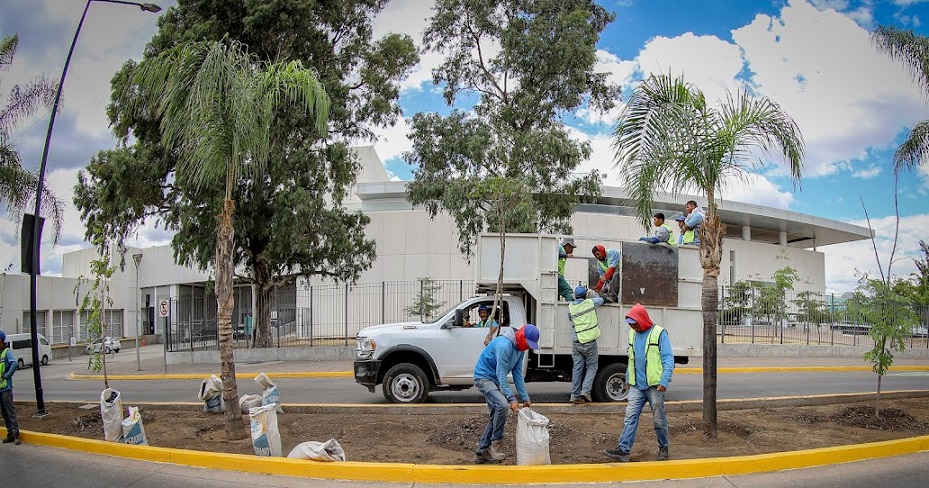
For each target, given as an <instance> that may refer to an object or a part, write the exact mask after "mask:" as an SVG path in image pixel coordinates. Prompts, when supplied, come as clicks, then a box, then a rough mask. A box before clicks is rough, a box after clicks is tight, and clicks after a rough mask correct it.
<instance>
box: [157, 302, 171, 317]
mask: <svg viewBox="0 0 929 488" xmlns="http://www.w3.org/2000/svg"><path fill="white" fill-rule="evenodd" d="M170 311H171V302H170V301H168V299H167V298H163V299H161V300H160V301H159V302H158V316H159V317H167V316H168V312H170Z"/></svg>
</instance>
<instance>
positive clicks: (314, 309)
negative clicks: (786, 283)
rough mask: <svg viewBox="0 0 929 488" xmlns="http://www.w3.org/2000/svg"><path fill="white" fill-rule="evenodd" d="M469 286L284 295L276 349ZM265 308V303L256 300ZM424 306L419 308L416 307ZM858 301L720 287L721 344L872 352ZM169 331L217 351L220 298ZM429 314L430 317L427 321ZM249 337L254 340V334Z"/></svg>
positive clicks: (319, 339)
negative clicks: (860, 348) (829, 347)
mask: <svg viewBox="0 0 929 488" xmlns="http://www.w3.org/2000/svg"><path fill="white" fill-rule="evenodd" d="M474 290H475V284H474V282H473V281H468V280H446V281H431V280H415V281H385V282H381V283H368V284H359V285H347V284H331V285H313V286H308V287H295V286H291V287H290V288H283V289H281V290H278V291H276V292H275V293H273V294H272V295H271V297H270V304H269V308H270V315H271V336H272V342H273V344H274V346H276V347H289V346H329V345H350V344H352V342H353V341H354V337H355V336H356V335H357V333H358V331H360V330H361V329H363V328H365V327H368V326H371V325H376V324H382V323H390V322H408V321H429V320H431V319H433V318H435V317H438V316H440V315H441V314H443V313H444V312H445V311H447V310H448V309H449V308H451V307H452V306H454V305H456V304H458V303H459V302H461V301H463V300H464V299H465V298H468V297H470V296H472V295H473V294H474ZM235 296H236V305H235V308H234V311H233V328H234V333H233V339H234V341H235V343H236V347H250V346H251V344H252V341H253V339H254V333H253V330H252V331H250V330H249V327H248V326H247V321H248V320H249V319H250V320H252V321H253V322H254V318H253V317H254V316H255V313H254V310H252V297H251V291H250V290H249V288H248V287H238V288H236V294H235ZM257 300H261V297H257ZM256 304H257V305H256V308H258V309H261V308H262V306H263V305H262V304H260V303H257V302H256ZM417 305H419V307H417ZM865 306H866V304H864V303H862V302H861V301H859V300H858V299H855V298H851V299H843V298H841V297H837V296H835V295H831V294H823V293H811V292H795V291H786V292H783V293H778V292H776V290H774V289H773V288H764V287H762V288H746V287H722V288H721V290H720V306H719V315H718V317H719V322H718V334H719V341H720V342H723V343H752V344H820V345H827V344H828V345H855V346H859V345H863V346H869V347H870V346H872V345H873V341H872V339H871V336H870V335H869V331H870V329H871V326H870V324H868V323H866V322H865V321H863V320H862V315H863V314H862V307H865ZM171 309H172V316H171V320H170V322H169V327H168V330H167V334H166V337H167V339H166V340H167V343H168V349H169V350H170V351H188V350H190V351H197V350H216V349H217V348H218V347H219V344H218V339H217V326H216V298H215V296H214V295H213V294H212V293H208V292H206V291H205V290H204V291H203V292H200V291H199V290H193V291H192V292H190V293H188V294H186V295H182V296H181V297H179V298H175V299H173V301H172V307H171ZM913 311H914V312H915V315H916V317H917V325H916V326H914V327H912V328H911V330H910V334H909V335H908V337H907V338H906V345H907V347H908V348H929V341H927V335H929V334H927V326H929V307H917V308H914V310H913ZM420 312H423V313H420ZM428 312H431V313H428ZM249 332H252V333H251V334H250V333H249Z"/></svg>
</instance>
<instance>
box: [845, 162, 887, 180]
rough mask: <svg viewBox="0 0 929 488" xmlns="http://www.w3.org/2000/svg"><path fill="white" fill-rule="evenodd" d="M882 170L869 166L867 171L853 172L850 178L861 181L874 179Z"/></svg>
mask: <svg viewBox="0 0 929 488" xmlns="http://www.w3.org/2000/svg"><path fill="white" fill-rule="evenodd" d="M882 170H883V168H881V167H879V166H874V165H871V166H869V167H868V169H862V170H858V171H855V172H854V173H852V177H854V178H861V179H862V180H870V179H872V178H876V177H877V175H879V174H881V171H882Z"/></svg>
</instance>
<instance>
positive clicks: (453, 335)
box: [435, 299, 493, 385]
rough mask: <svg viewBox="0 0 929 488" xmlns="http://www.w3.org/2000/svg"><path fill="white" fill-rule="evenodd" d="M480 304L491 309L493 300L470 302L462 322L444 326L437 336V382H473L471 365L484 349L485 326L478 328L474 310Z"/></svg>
mask: <svg viewBox="0 0 929 488" xmlns="http://www.w3.org/2000/svg"><path fill="white" fill-rule="evenodd" d="M481 305H484V306H486V307H488V308H492V307H493V299H487V300H481V301H477V302H474V303H471V304H469V305H468V306H467V308H465V309H463V310H462V311H463V315H464V319H465V323H464V324H461V325H458V324H454V323H448V324H444V325H443V326H442V330H441V332H443V334H439V336H440V338H439V341H438V342H439V344H438V345H437V346H438V347H437V349H436V350H437V351H440V354H441V357H437V358H435V363H436V367H437V368H438V369H439V376H440V377H441V381H442V382H443V383H447V384H458V385H461V384H470V383H472V382H473V381H474V365H475V364H476V363H477V358H478V357H479V356H480V355H481V352H482V351H483V350H484V338H485V337H486V336H487V333H488V332H489V330H490V329H489V328H488V327H480V326H479V320H480V319H479V317H478V309H479V308H480V306H481Z"/></svg>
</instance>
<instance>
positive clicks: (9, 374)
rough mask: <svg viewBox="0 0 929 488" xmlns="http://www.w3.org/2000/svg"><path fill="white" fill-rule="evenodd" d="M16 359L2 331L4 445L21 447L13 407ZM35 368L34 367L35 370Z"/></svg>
mask: <svg viewBox="0 0 929 488" xmlns="http://www.w3.org/2000/svg"><path fill="white" fill-rule="evenodd" d="M16 366H17V362H16V358H15V357H13V351H11V350H10V348H8V347H7V345H6V334H5V333H4V332H3V331H2V330H0V411H2V414H3V424H4V427H6V437H5V438H4V439H3V443H4V444H7V443H10V442H15V443H16V444H17V445H19V444H20V443H21V442H22V441H20V440H19V423H18V422H17V421H16V407H15V406H13V373H15V372H16ZM34 367H35V366H33V368H34Z"/></svg>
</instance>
